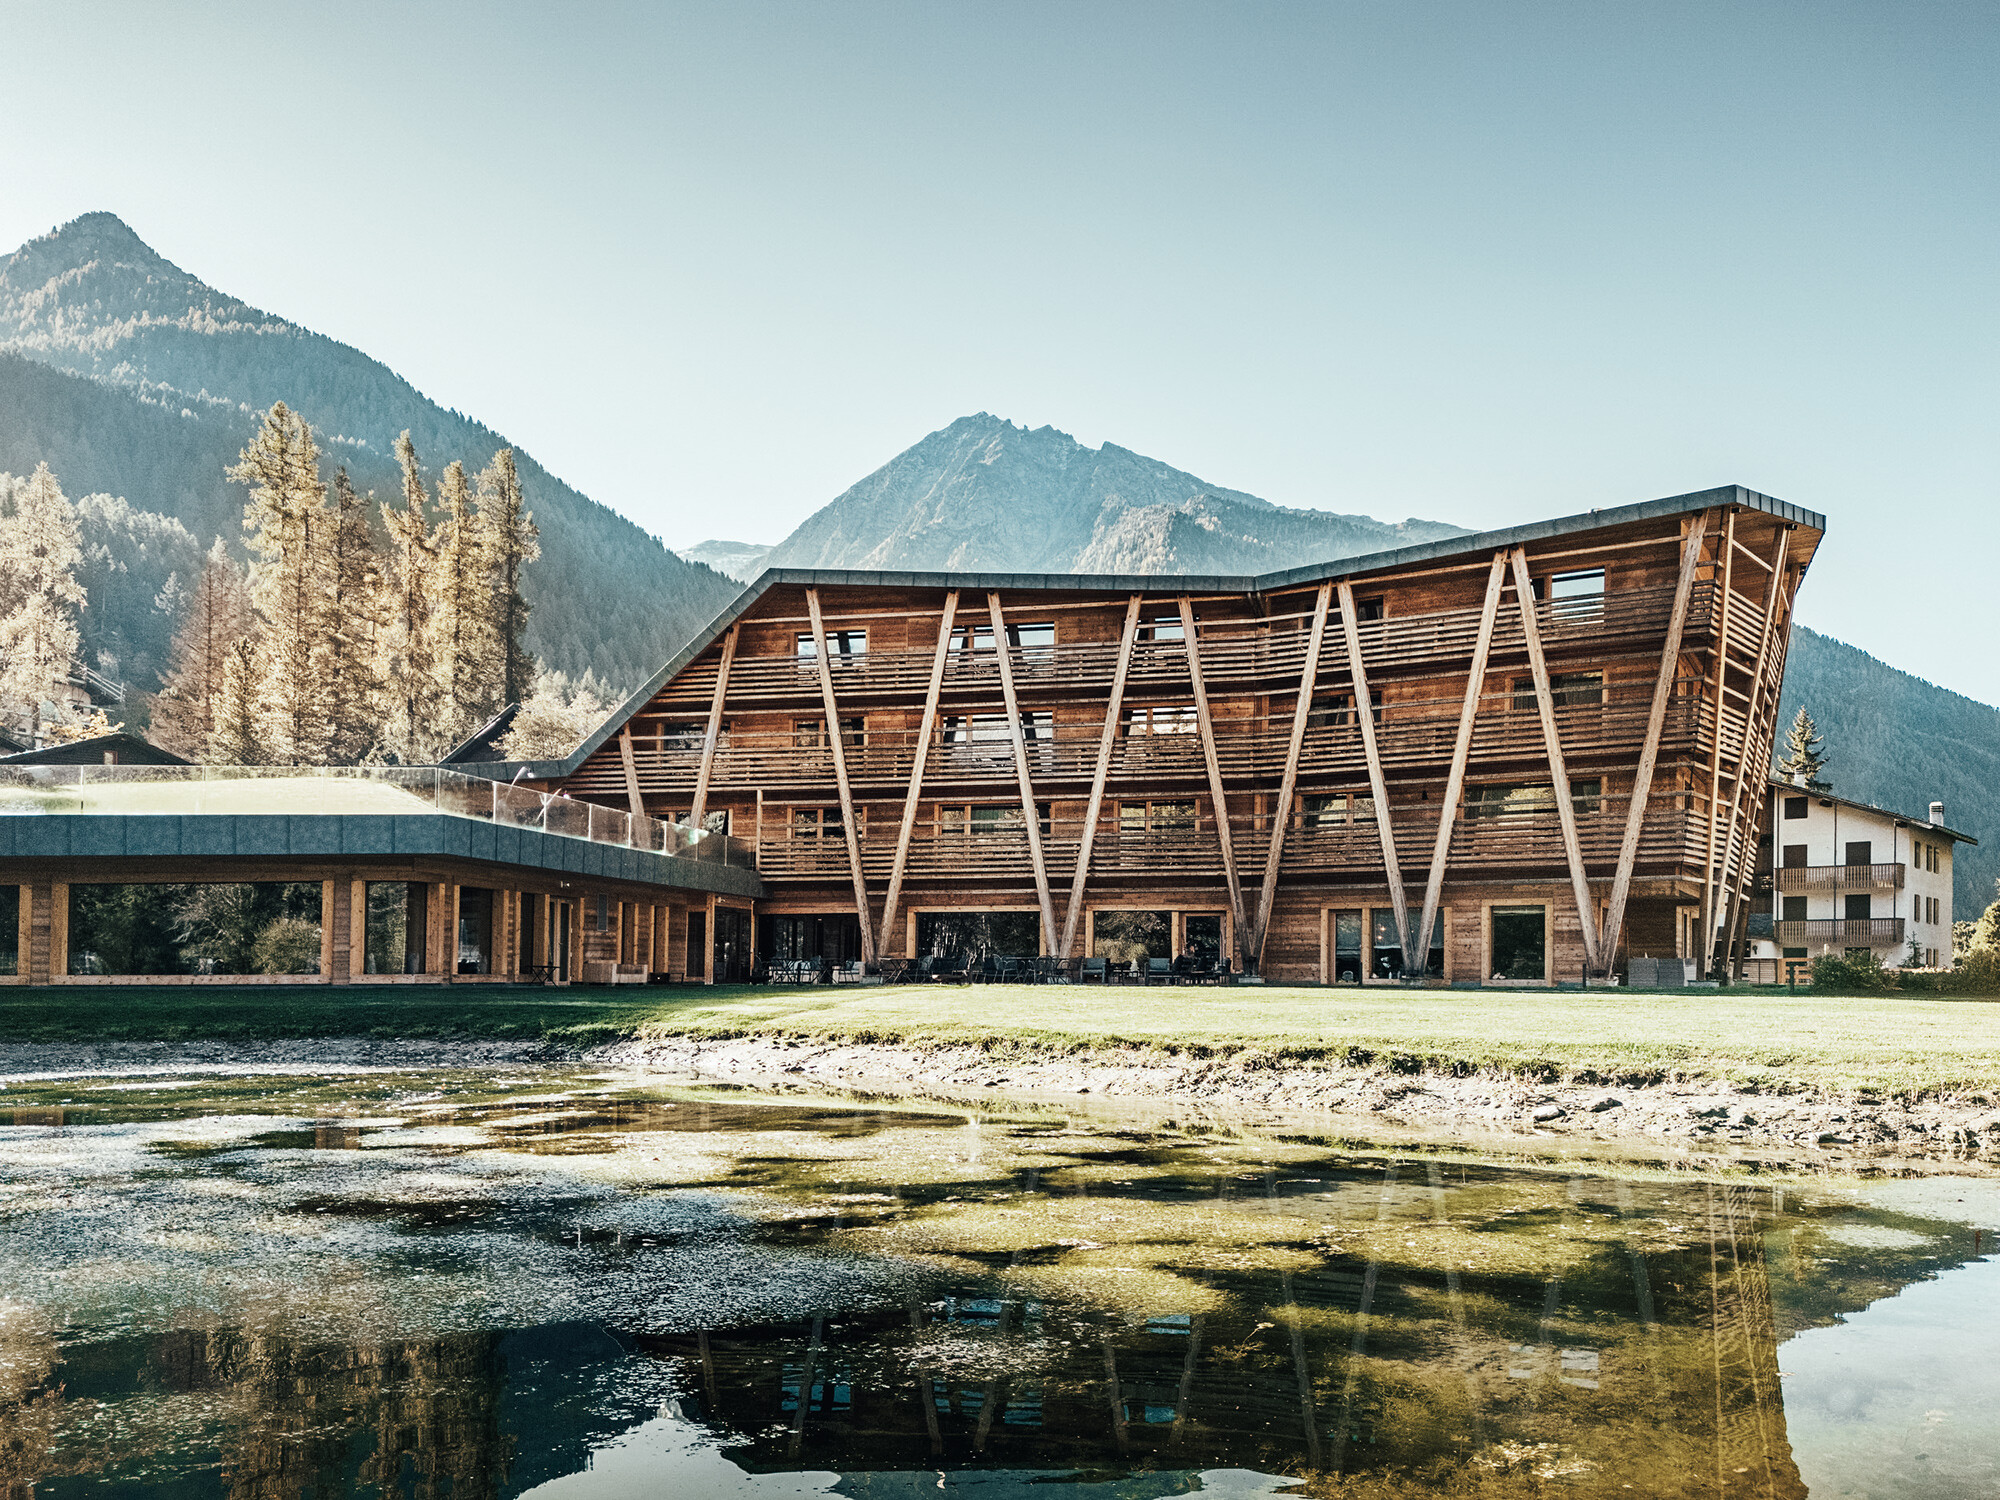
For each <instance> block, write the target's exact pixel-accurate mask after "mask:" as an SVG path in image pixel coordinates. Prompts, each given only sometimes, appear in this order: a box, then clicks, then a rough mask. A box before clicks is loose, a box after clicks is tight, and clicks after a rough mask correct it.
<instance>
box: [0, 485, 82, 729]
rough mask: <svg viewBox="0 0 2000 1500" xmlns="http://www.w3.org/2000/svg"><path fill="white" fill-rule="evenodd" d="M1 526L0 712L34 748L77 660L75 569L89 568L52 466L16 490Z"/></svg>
mask: <svg viewBox="0 0 2000 1500" xmlns="http://www.w3.org/2000/svg"><path fill="white" fill-rule="evenodd" d="M13 510H14V513H13V514H12V515H11V516H9V517H7V520H6V524H5V525H4V526H0V601H4V613H0V709H5V710H6V711H7V712H9V713H12V714H16V715H18V716H19V717H20V718H21V719H23V720H24V721H25V723H26V726H27V731H28V737H29V742H30V743H31V744H36V743H39V742H40V740H41V737H42V718H43V715H42V704H43V702H44V701H45V700H47V699H49V698H51V697H53V696H54V695H55V693H56V691H57V686H58V684H60V683H62V682H64V681H65V680H66V679H67V678H68V676H69V672H70V668H71V665H72V663H73V662H74V660H75V658H76V649H77V642H78V636H77V628H76V610H77V606H79V605H80V604H82V603H83V601H84V591H83V586H82V585H81V584H79V583H78V582H77V581H76V570H77V568H78V566H79V565H81V563H82V562H83V545H82V541H81V538H80V537H79V535H78V532H77V524H76V511H75V508H74V507H72V506H71V505H70V503H69V501H68V500H67V499H66V498H65V497H64V495H63V492H62V487H61V486H60V485H59V484H57V483H56V477H55V475H54V474H52V473H50V472H49V466H48V465H47V464H37V465H36V466H35V472H34V473H33V474H32V475H30V476H29V478H28V482H27V484H26V485H23V486H17V487H16V489H15V492H14V499H13Z"/></svg>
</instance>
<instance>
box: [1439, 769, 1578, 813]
mask: <svg viewBox="0 0 2000 1500" xmlns="http://www.w3.org/2000/svg"><path fill="white" fill-rule="evenodd" d="M1569 798H1570V806H1571V807H1572V808H1573V809H1574V810H1575V811H1576V812H1578V813H1580V814H1581V813H1594V812H1596V811H1597V810H1598V809H1599V808H1600V807H1602V806H1603V802H1604V782H1603V780H1602V779H1601V778H1599V777H1595V776H1590V777H1578V778H1577V779H1576V780H1575V781H1572V782H1571V783H1570V784H1569ZM1555 809H1556V789H1555V788H1554V787H1553V786H1551V785H1550V784H1548V783H1547V782H1525V783H1523V782H1513V783H1508V782H1491V783H1488V784H1486V785H1484V786H1469V787H1467V788H1466V789H1465V815H1466V817H1467V818H1512V817H1533V816H1539V815H1540V814H1543V813H1552V812H1554V811H1555Z"/></svg>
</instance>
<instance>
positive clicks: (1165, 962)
mask: <svg viewBox="0 0 2000 1500" xmlns="http://www.w3.org/2000/svg"><path fill="white" fill-rule="evenodd" d="M1135 964H1136V961H1135ZM1145 982H1146V983H1147V984H1172V983H1173V982H1174V961H1173V960H1172V959H1170V958H1149V959H1147V960H1146V980H1145Z"/></svg>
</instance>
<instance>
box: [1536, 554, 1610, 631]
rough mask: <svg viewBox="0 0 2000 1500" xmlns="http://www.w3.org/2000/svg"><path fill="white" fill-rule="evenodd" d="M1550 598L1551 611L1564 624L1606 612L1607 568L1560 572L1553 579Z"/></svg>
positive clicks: (1578, 621) (1551, 580)
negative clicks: (1605, 570) (1605, 573)
mask: <svg viewBox="0 0 2000 1500" xmlns="http://www.w3.org/2000/svg"><path fill="white" fill-rule="evenodd" d="M1548 600H1549V613H1550V614H1551V615H1552V616H1553V617H1554V618H1555V619H1556V620H1557V621H1558V622H1560V623H1562V624H1565V625H1569V624H1576V623H1580V622H1584V621H1589V620H1593V619H1596V618H1598V617H1599V616H1601V615H1602V614H1603V612H1604V569H1602V568H1584V569H1580V570H1578V571H1577V572H1574V573H1557V574H1556V575H1555V576H1554V577H1552V578H1550V579H1549V584H1548Z"/></svg>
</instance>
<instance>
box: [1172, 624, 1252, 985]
mask: <svg viewBox="0 0 2000 1500" xmlns="http://www.w3.org/2000/svg"><path fill="white" fill-rule="evenodd" d="M1181 637H1182V640H1183V642H1184V643H1185V645H1186V646H1187V659H1188V681H1189V682H1190V683H1192V684H1193V685H1194V716H1195V723H1196V725H1197V727H1198V728H1199V729H1200V730H1201V753H1202V757H1203V759H1205V760H1206V761H1207V762H1208V795H1209V800H1210V801H1212V802H1213V803H1214V804H1215V836H1216V838H1217V839H1218V840H1219V841H1220V842H1221V845H1222V878H1223V879H1224V880H1225V881H1226V882H1227V883H1228V885H1229V915H1230V918H1231V922H1232V926H1233V928H1234V932H1235V937H1236V953H1237V958H1238V960H1239V962H1240V961H1243V960H1247V959H1248V958H1249V956H1250V945H1249V934H1248V933H1246V932H1245V931H1244V930H1243V882H1242V881H1241V880H1240V879H1239V878H1238V877H1237V873H1236V834H1235V831H1234V830H1233V829H1231V828H1230V826H1229V796H1228V793H1227V792H1226V791H1224V790H1223V786H1222V762H1221V760H1220V759H1219V758H1217V756H1216V753H1215V720H1214V719H1213V718H1211V717H1210V715H1209V712H1208V685H1207V683H1206V682H1204V681H1203V679H1202V675H1201V642H1200V641H1198V640H1196V639H1195V633H1194V601H1193V600H1192V599H1190V598H1189V597H1188V596H1187V595H1186V594H1182V595H1181Z"/></svg>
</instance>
